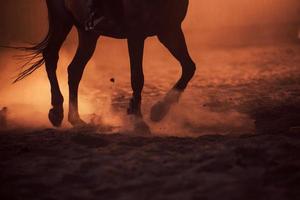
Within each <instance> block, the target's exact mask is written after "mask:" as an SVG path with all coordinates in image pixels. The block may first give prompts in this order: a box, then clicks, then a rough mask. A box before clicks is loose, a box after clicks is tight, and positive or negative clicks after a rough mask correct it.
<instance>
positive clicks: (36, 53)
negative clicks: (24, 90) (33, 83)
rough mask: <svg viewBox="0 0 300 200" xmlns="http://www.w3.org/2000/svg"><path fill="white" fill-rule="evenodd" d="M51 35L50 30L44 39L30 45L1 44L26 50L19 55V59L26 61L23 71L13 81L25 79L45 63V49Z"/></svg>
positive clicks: (22, 67) (9, 47)
mask: <svg viewBox="0 0 300 200" xmlns="http://www.w3.org/2000/svg"><path fill="white" fill-rule="evenodd" d="M50 35H51V32H50V31H49V32H48V34H47V36H46V37H45V38H44V39H43V41H41V42H40V43H38V44H36V45H33V46H29V47H14V46H0V47H3V48H8V49H16V50H20V51H23V52H24V54H22V55H18V56H17V57H18V58H19V59H21V60H23V61H24V64H23V65H22V66H21V72H20V73H19V74H18V75H17V76H16V78H15V80H14V81H13V83H16V82H18V81H21V80H23V79H24V78H26V77H27V76H29V75H30V74H32V73H33V72H34V71H36V70H37V69H39V68H40V67H41V66H42V65H43V64H44V63H45V59H44V57H43V51H44V50H45V49H46V48H47V46H48V42H49V38H50Z"/></svg>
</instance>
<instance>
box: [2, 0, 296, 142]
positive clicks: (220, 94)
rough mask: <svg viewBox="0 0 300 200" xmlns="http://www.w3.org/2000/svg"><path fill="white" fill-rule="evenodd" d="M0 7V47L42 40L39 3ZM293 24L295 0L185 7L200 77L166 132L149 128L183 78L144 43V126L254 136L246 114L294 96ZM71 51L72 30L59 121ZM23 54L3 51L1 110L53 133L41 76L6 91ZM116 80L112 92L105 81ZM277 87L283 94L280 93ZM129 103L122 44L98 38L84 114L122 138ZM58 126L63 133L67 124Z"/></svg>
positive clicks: (233, 0)
mask: <svg viewBox="0 0 300 200" xmlns="http://www.w3.org/2000/svg"><path fill="white" fill-rule="evenodd" d="M0 1H4V0H0ZM2 5H3V6H1V8H0V11H1V12H0V13H1V14H0V18H1V19H0V27H1V28H0V35H1V37H0V42H1V44H24V43H27V42H29V43H34V42H38V41H40V40H41V39H42V38H43V36H44V35H45V34H46V32H47V11H46V6H45V2H44V1H42V0H26V1H25V0H23V1H20V0H10V1H8V2H7V1H5V4H2ZM299 24H300V3H299V1H298V0H264V1H261V0H227V1H221V0H210V1H209V2H208V1H204V0H190V8H189V13H188V16H187V18H186V20H185V22H184V24H183V27H184V30H185V33H186V37H187V42H188V45H189V47H190V52H191V55H192V57H193V58H194V60H195V61H196V63H197V65H198V71H197V74H196V76H195V78H194V79H193V81H192V83H191V85H190V87H189V88H188V89H187V91H186V92H185V94H184V95H183V98H182V100H181V102H180V103H179V104H178V105H177V106H175V107H174V108H173V110H172V114H170V115H169V116H168V117H167V119H165V120H164V122H162V123H159V124H155V123H151V122H150V120H149V112H150V108H151V106H152V105H153V104H154V103H155V102H157V101H158V100H159V99H161V98H162V97H163V95H164V94H165V93H166V92H167V91H168V90H169V89H170V88H171V87H172V85H173V84H174V83H175V82H176V80H177V79H178V78H179V76H180V67H179V66H178V63H177V61H176V60H174V59H173V58H172V57H171V56H170V54H169V53H168V52H167V51H166V50H165V49H164V48H163V47H162V45H161V44H159V42H158V41H157V40H156V39H155V38H150V39H148V40H147V42H146V48H145V58H144V59H145V60H144V68H145V69H144V70H145V78H146V85H145V90H144V93H143V98H144V100H143V112H144V115H145V116H144V117H145V119H146V121H147V122H149V123H150V126H151V127H152V129H153V131H154V132H155V133H161V134H164V135H181V136H182V135H199V134H215V133H219V134H229V133H243V132H246V133H249V132H254V126H255V124H254V123H255V122H254V120H253V119H252V117H251V115H250V113H251V112H252V111H253V109H256V108H257V104H258V102H267V104H269V103H270V102H274V99H276V98H279V99H280V100H283V99H284V98H283V96H282V94H283V93H284V94H285V96H284V97H285V98H288V97H290V96H291V95H293V94H294V93H295V91H296V90H297V89H298V88H297V84H298V82H297V81H296V80H297V78H299V77H298V75H299V73H300V72H299V68H298V65H299V63H300V56H299V55H300V54H299V51H300V49H299V47H298V46H297V44H298V43H297V40H298V39H297V38H298V28H299V27H300V26H299ZM76 43H77V36H76V31H75V30H73V31H72V33H71V34H70V36H69V37H68V39H67V41H66V43H65V44H64V47H63V49H62V51H61V52H60V58H61V59H60V62H59V68H58V76H59V81H60V86H61V90H62V92H63V94H64V98H65V104H64V106H65V115H66V114H67V106H68V105H67V102H68V86H67V66H68V64H69V63H70V62H71V59H72V57H73V55H74V52H75V49H76ZM19 53H20V52H16V51H11V50H7V51H6V50H0V68H1V70H2V73H1V74H0V83H1V87H0V96H1V99H0V107H1V106H8V108H9V117H10V122H11V123H12V124H14V125H17V126H21V127H24V126H25V127H50V124H49V122H48V119H47V114H48V109H49V108H50V87H49V83H48V80H47V76H46V73H45V71H44V68H41V69H40V70H38V71H37V72H35V73H34V74H33V75H32V76H31V77H29V78H27V79H26V80H24V81H22V82H20V83H17V84H14V85H12V84H11V82H12V80H13V79H12V78H13V77H14V76H15V75H16V74H17V72H18V66H20V63H18V61H17V60H14V59H13V56H14V55H16V54H19ZM112 78H113V79H114V80H115V81H114V82H112V81H110V80H111V79H112ZM282 82H284V83H286V84H284V86H282V85H281V86H280V84H281V83H282ZM293 92H294V93H293ZM130 95H131V89H130V74H129V59H128V53H127V46H126V41H124V40H114V39H110V38H101V39H100V40H99V45H98V48H97V50H96V53H95V56H94V57H93V59H92V60H91V61H90V62H89V63H88V66H87V68H86V70H85V74H84V77H83V80H82V83H81V87H80V113H81V114H82V116H83V117H84V119H85V120H87V121H91V118H93V116H99V117H97V121H98V122H99V123H103V124H105V125H108V126H111V127H112V128H114V127H116V128H118V127H125V129H126V128H127V127H128V124H130V120H129V119H128V117H127V116H126V115H125V113H126V107H127V105H128V101H129V98H130ZM276 95H277V96H276ZM274 96H275V97H274ZM287 96H288V97H287ZM278 101H279V100H278ZM65 121H66V120H65ZM63 126H64V127H69V125H68V123H67V122H65V123H64V125H63Z"/></svg>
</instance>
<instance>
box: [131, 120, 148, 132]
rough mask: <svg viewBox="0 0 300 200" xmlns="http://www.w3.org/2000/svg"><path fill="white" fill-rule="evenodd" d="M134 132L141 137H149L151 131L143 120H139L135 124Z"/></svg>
mask: <svg viewBox="0 0 300 200" xmlns="http://www.w3.org/2000/svg"><path fill="white" fill-rule="evenodd" d="M134 131H135V132H136V133H138V134H141V135H151V129H150V127H149V126H148V124H147V123H146V122H145V121H144V120H139V121H138V122H136V123H135V125H134Z"/></svg>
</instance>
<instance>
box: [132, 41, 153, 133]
mask: <svg viewBox="0 0 300 200" xmlns="http://www.w3.org/2000/svg"><path fill="white" fill-rule="evenodd" d="M144 42H145V38H141V37H129V39H128V49H129V56H130V69H131V87H132V90H133V94H132V99H131V100H130V104H129V108H128V114H130V115H134V127H135V131H137V132H138V133H143V134H150V133H151V131H150V128H149V126H148V125H147V124H146V123H145V122H144V120H143V116H142V112H141V102H142V90H143V87H144V72H143V54H144Z"/></svg>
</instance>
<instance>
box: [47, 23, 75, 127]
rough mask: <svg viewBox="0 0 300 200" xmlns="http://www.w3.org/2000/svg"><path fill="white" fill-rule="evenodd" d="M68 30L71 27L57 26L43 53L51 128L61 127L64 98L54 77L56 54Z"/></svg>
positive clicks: (57, 56)
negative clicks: (48, 89)
mask: <svg viewBox="0 0 300 200" xmlns="http://www.w3.org/2000/svg"><path fill="white" fill-rule="evenodd" d="M58 28H60V29H58ZM70 30H71V25H66V26H58V27H57V30H55V31H53V33H52V35H51V38H50V39H49V44H48V47H47V48H46V49H45V50H44V51H43V57H44V59H45V65H46V71H47V75H48V79H49V82H50V86H51V104H52V106H53V107H52V108H51V109H50V111H49V115H48V118H49V120H50V121H51V123H52V124H53V126H56V127H59V126H60V125H61V123H62V120H63V118H64V111H63V101H64V98H63V95H62V94H61V91H60V88H59V84H58V81H57V76H56V70H57V62H58V59H59V55H58V53H59V50H60V48H61V45H62V44H63V42H64V41H65V39H66V37H67V35H68V34H69V32H70Z"/></svg>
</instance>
